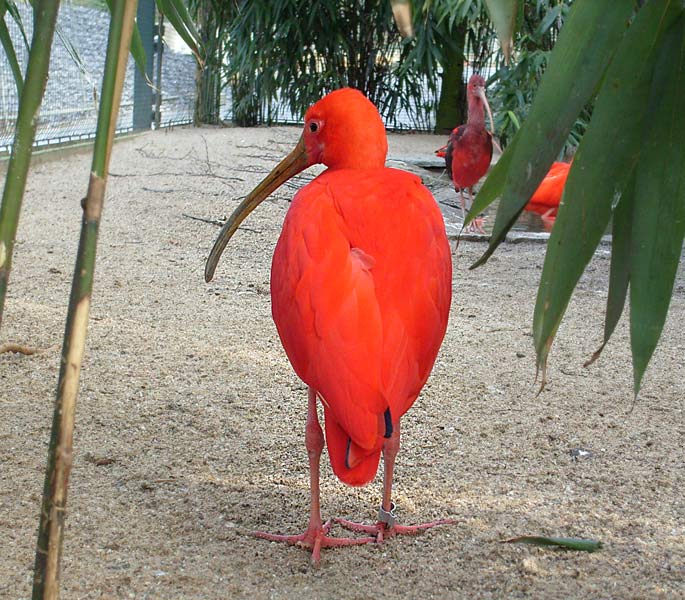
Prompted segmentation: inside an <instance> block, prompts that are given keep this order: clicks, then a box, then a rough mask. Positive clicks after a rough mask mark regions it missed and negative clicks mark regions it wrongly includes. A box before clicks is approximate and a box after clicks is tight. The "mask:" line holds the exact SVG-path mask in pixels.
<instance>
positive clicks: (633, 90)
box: [533, 0, 677, 385]
mask: <svg viewBox="0 0 685 600" xmlns="http://www.w3.org/2000/svg"><path fill="white" fill-rule="evenodd" d="M676 4H677V3H676V2H673V0H653V1H652V2H650V3H649V4H647V5H646V6H645V7H644V8H643V9H642V10H641V11H640V13H639V14H638V16H637V17H636V19H635V21H634V23H633V25H632V26H631V27H630V29H629V30H628V31H627V33H626V34H625V36H624V37H623V40H622V41H621V44H620V45H619V48H618V50H617V51H616V56H615V58H614V60H613V62H612V64H611V65H610V67H609V68H608V69H607V72H606V75H605V77H604V80H603V85H602V88H601V91H600V93H599V95H598V98H597V102H596V104H595V110H594V113H593V116H592V121H591V127H590V128H589V129H588V131H587V133H586V134H585V136H584V138H583V140H582V142H581V144H580V146H579V148H578V152H577V154H576V157H575V160H574V164H573V168H572V169H571V172H570V174H569V178H568V181H567V183H566V189H565V191H564V198H563V202H562V205H561V206H560V208H559V215H558V218H557V221H556V223H555V225H554V229H553V230H552V234H551V236H550V240H549V244H548V247H547V254H546V255H545V264H544V268H543V271H542V276H541V279H540V288H539V290H538V297H537V302H536V306H535V314H534V318H533V333H534V338H535V348H536V351H537V361H538V368H541V369H542V371H543V385H544V372H545V367H546V363H547V355H548V352H549V349H550V347H551V344H552V340H553V338H554V335H555V333H556V331H557V328H558V326H559V323H560V322H561V319H562V317H563V314H564V312H565V310H566V307H567V305H568V302H569V300H570V298H571V294H572V293H573V289H574V288H575V286H576V284H577V282H578V279H579V278H580V276H581V274H582V272H583V270H584V269H585V266H586V265H587V263H588V262H589V261H590V259H591V258H592V256H593V254H594V252H595V249H596V247H597V245H598V244H599V241H600V239H601V237H602V234H603V233H604V232H605V231H606V229H607V226H608V223H609V219H610V218H611V212H612V207H613V205H614V204H615V201H616V198H617V197H619V196H620V194H621V192H622V191H623V188H624V187H625V185H626V182H627V177H628V176H629V175H630V174H631V173H632V172H633V169H634V167H635V164H636V163H637V160H638V158H639V156H640V149H641V148H642V143H641V138H642V135H643V131H644V124H645V123H644V114H645V113H644V106H645V105H646V103H647V99H648V96H649V86H650V79H651V70H652V65H653V64H654V60H655V56H656V53H655V49H656V48H657V47H658V45H659V40H660V38H661V35H662V33H663V29H661V28H660V24H661V27H664V26H667V24H668V23H669V22H672V21H673V19H674V17H675V16H676V15H677V10H676V9H675V8H674V6H675V5H676ZM638 55H639V56H640V57H641V60H640V61H639V62H638V63H636V62H635V56H638ZM617 139H620V140H621V143H620V144H613V145H612V148H611V152H607V146H606V145H607V140H617Z"/></svg>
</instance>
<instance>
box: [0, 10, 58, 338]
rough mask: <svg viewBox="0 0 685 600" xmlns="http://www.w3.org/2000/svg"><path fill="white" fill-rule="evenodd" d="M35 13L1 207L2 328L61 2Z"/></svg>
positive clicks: (0, 319) (0, 294) (0, 299)
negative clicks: (15, 244)
mask: <svg viewBox="0 0 685 600" xmlns="http://www.w3.org/2000/svg"><path fill="white" fill-rule="evenodd" d="M33 10H34V13H33V38H32V40H31V50H30V51H29V62H28V66H27V69H26V80H25V82H24V86H23V90H22V92H21V97H20V98H19V114H18V115H17V126H16V129H15V132H14V143H13V144H12V154H11V156H10V160H9V164H8V165H7V176H6V178H5V188H4V190H3V194H2V206H0V325H2V313H3V309H4V307H5V296H6V294H7V284H8V280H9V274H10V270H11V268H12V253H13V252H14V238H15V237H16V234H17V225H18V223H19V213H20V212H21V202H22V199H23V197H24V190H25V188H26V176H27V173H28V170H29V165H30V163H31V154H32V149H33V140H34V139H35V137H36V127H37V125H38V111H39V109H40V105H41V102H42V101H43V94H44V92H45V85H46V83H47V80H48V68H49V66H50V50H51V48H52V38H53V36H54V33H55V23H56V22H57V12H58V10H59V0H38V1H37V2H35V3H34V9H33Z"/></svg>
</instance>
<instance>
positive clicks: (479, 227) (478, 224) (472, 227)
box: [467, 187, 485, 233]
mask: <svg viewBox="0 0 685 600" xmlns="http://www.w3.org/2000/svg"><path fill="white" fill-rule="evenodd" d="M472 206H473V188H472V187H471V188H469V202H468V210H471V207H472ZM467 231H469V232H473V233H485V229H483V217H476V218H474V219H473V221H471V223H470V224H469V226H468V228H467Z"/></svg>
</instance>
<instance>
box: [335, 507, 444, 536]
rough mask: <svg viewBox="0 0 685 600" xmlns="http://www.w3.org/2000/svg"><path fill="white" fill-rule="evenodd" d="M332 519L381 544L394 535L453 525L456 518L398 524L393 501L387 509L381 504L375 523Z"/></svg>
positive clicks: (412, 533)
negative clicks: (367, 523)
mask: <svg viewBox="0 0 685 600" xmlns="http://www.w3.org/2000/svg"><path fill="white" fill-rule="evenodd" d="M334 520H335V522H336V523H338V524H340V525H342V526H343V527H345V529H349V530H350V531H356V532H358V533H366V534H368V535H369V536H373V538H370V539H373V540H375V541H376V543H378V544H382V543H383V540H384V539H387V538H391V537H394V536H396V535H416V534H418V533H421V532H422V531H426V530H427V529H431V528H433V527H436V526H438V525H454V524H455V523H457V520H456V519H438V520H437V521H430V522H429V523H421V524H420V525H400V524H398V523H397V517H396V516H395V503H394V502H393V503H392V507H391V509H390V510H389V511H387V510H384V509H383V507H382V506H381V508H380V510H379V511H378V522H377V523H376V524H375V525H364V524H363V523H355V522H353V521H348V520H347V519H341V518H336V519H334Z"/></svg>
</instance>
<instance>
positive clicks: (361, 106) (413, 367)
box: [205, 89, 452, 562]
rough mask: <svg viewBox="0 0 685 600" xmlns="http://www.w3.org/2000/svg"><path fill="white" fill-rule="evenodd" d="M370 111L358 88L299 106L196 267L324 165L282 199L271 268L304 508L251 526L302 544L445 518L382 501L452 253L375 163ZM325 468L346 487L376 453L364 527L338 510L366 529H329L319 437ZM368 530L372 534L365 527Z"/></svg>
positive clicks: (438, 226) (440, 329) (436, 215)
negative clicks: (301, 442)
mask: <svg viewBox="0 0 685 600" xmlns="http://www.w3.org/2000/svg"><path fill="white" fill-rule="evenodd" d="M386 154H387V140H386V137H385V128H384V126H383V123H382V121H381V119H380V115H379V114H378V111H377V110H376V107H375V106H373V104H372V103H371V102H369V101H368V100H367V99H366V98H365V97H364V96H363V95H362V94H361V93H360V92H358V91H356V90H352V89H343V90H338V91H336V92H332V93H331V94H329V95H327V96H326V97H324V98H323V99H322V100H320V101H319V102H317V103H316V104H315V105H314V106H312V107H311V108H310V109H309V110H308V111H307V114H306V115H305V126H304V132H303V134H302V137H301V139H300V141H299V143H298V144H297V147H296V148H295V150H293V152H292V153H291V154H290V155H289V156H287V157H286V158H285V159H283V160H282V161H281V162H280V163H279V164H278V165H277V166H276V167H275V168H274V169H273V171H272V172H271V173H270V174H269V175H268V176H267V177H266V178H265V179H264V180H263V181H262V182H261V183H260V184H259V185H258V186H257V187H256V188H255V189H254V190H253V191H252V192H251V193H250V194H248V196H247V197H246V198H245V199H244V200H243V201H242V202H241V204H240V206H239V207H238V208H237V209H236V210H235V211H234V213H233V214H232V215H231V217H230V218H229V219H228V221H227V222H226V224H224V226H223V228H222V231H221V233H220V234H219V237H218V239H217V241H216V242H215V245H214V248H213V249H212V251H211V253H210V256H209V258H208V260H207V266H206V268H205V279H206V280H207V281H209V280H210V279H211V278H212V276H213V274H214V270H215V268H216V265H217V262H218V259H219V256H220V255H221V252H222V251H223V249H224V248H225V246H226V244H227V242H228V240H229V239H230V237H231V236H232V235H233V233H234V232H235V231H236V230H237V228H238V226H239V225H240V223H241V222H242V220H243V219H244V218H245V217H246V216H247V214H249V212H250V211H252V210H253V209H254V208H255V207H256V206H257V205H258V204H259V203H260V202H261V201H262V200H264V198H266V197H267V196H268V195H269V194H270V193H271V192H272V191H274V190H275V189H276V188H277V187H278V186H279V185H280V184H281V183H283V182H284V181H285V180H287V179H289V178H290V177H292V176H293V175H295V174H296V173H298V172H300V171H302V170H303V169H305V168H307V167H308V166H310V165H312V164H316V163H324V164H325V165H326V166H327V167H328V169H327V170H326V171H324V172H323V173H321V174H320V175H319V176H318V177H316V178H315V179H314V180H313V181H312V182H311V183H309V184H308V185H306V186H305V187H304V188H302V189H301V190H300V191H299V192H298V193H297V194H296V195H295V198H294V199H293V202H292V203H291V205H290V208H289V210H288V213H287V215H286V217H285V221H284V223H283V229H282V232H281V236H280V238H279V240H278V243H277V244H276V249H275V252H274V257H273V262H272V266H271V299H272V314H273V318H274V322H275V323H276V328H277V329H278V334H279V336H280V338H281V341H282V343H283V347H284V349H285V351H286V354H287V355H288V358H289V360H290V362H291V364H292V366H293V368H294V369H295V372H296V373H297V375H298V376H299V377H300V378H301V379H302V380H303V381H304V382H305V383H306V384H307V385H308V386H309V402H308V412H307V424H306V427H305V445H306V447H307V454H308V457H309V469H310V484H311V485H310V491H311V508H310V518H309V525H308V527H307V529H306V531H305V532H304V533H303V534H299V535H280V534H271V533H265V532H257V533H256V535H258V536H259V537H263V538H265V539H269V540H276V541H284V542H288V543H292V544H298V545H304V546H307V547H310V548H312V561H313V562H317V561H318V560H319V554H320V549H321V548H322V547H326V546H341V545H350V544H359V543H367V542H372V541H382V540H383V536H384V535H386V536H389V535H394V534H397V533H416V532H418V531H420V530H422V529H427V528H429V527H433V526H434V525H437V524H440V523H447V522H449V521H435V522H432V523H426V524H423V525H417V526H403V525H397V524H395V517H394V514H393V508H394V504H393V503H392V500H391V490H392V478H393V468H394V463H395V457H396V455H397V452H398V450H399V440H400V419H401V417H402V416H403V415H404V414H405V413H406V412H407V410H409V408H410V407H411V406H412V404H413V403H414V401H415V400H416V398H417V396H418V394H419V392H420V391H421V388H422V387H423V385H424V383H425V382H426V379H427V378H428V375H429V374H430V371H431V368H432V367H433V363H434V361H435V358H436V356H437V353H438V350H439V348H440V344H441V342H442V339H443V336H444V334H445V329H446V327H447V317H448V313H449V308H450V301H451V297H452V263H451V252H450V247H449V243H448V241H447V236H446V234H445V225H444V221H443V218H442V214H441V212H440V209H439V208H438V206H437V204H436V202H435V200H434V199H433V197H432V196H431V194H430V192H429V191H428V190H427V189H426V188H425V187H424V186H423V185H422V184H421V181H420V179H419V178H418V177H416V176H415V175H412V174H409V173H406V172H404V171H398V170H395V169H388V168H386V167H385V157H386ZM317 399H320V400H321V402H322V404H323V407H324V420H325V429H326V437H325V439H326V442H327V444H328V453H329V457H330V461H331V465H332V467H333V471H334V472H335V474H336V475H337V476H338V477H339V478H340V479H341V480H342V481H344V482H345V483H348V484H350V485H363V484H365V483H367V482H369V481H370V480H371V479H373V478H374V476H375V474H376V470H377V468H378V464H379V459H380V455H381V453H383V455H384V461H383V462H384V471H383V500H382V503H381V509H380V511H379V520H378V523H377V524H376V525H372V526H359V525H357V524H353V523H349V522H346V521H342V520H338V522H341V523H343V524H344V525H345V526H348V527H350V528H353V529H358V530H361V531H364V532H366V533H367V537H357V538H333V537H331V536H329V535H328V533H329V530H330V522H329V523H327V524H323V522H322V520H321V511H320V503H319V460H320V456H321V452H322V449H323V447H324V436H323V431H322V429H321V426H320V424H319V420H318V416H317V409H316V402H317ZM369 533H373V534H374V537H370V536H368V534H369Z"/></svg>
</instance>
